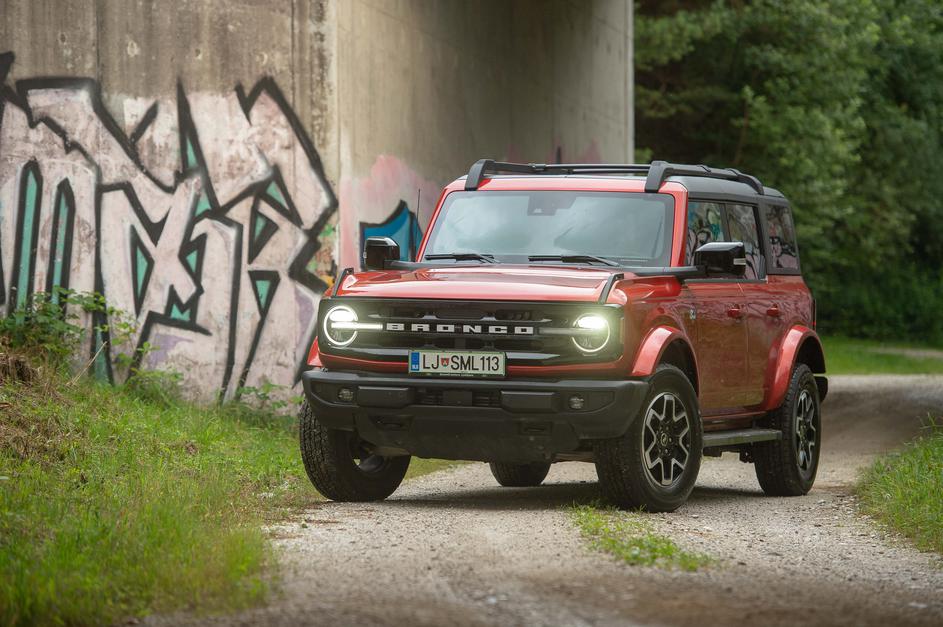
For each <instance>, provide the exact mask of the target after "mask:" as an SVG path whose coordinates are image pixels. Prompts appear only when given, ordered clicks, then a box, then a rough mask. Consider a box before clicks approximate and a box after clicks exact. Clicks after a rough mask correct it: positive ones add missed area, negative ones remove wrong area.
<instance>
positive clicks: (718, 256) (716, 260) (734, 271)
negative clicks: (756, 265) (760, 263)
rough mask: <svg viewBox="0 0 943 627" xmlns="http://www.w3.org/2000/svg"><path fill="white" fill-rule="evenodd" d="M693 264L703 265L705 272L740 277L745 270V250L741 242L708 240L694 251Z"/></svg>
mask: <svg viewBox="0 0 943 627" xmlns="http://www.w3.org/2000/svg"><path fill="white" fill-rule="evenodd" d="M694 265H695V266H704V268H706V270H707V274H708V275H711V274H723V275H727V276H730V275H733V276H735V277H742V276H743V275H744V274H745V273H746V271H747V252H746V248H745V247H744V245H743V242H710V243H709V244H704V245H703V246H701V247H700V248H698V249H697V250H695V251H694Z"/></svg>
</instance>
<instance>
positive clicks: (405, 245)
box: [338, 155, 442, 268]
mask: <svg viewBox="0 0 943 627" xmlns="http://www.w3.org/2000/svg"><path fill="white" fill-rule="evenodd" d="M441 191H442V183H441V182H437V181H431V180H429V179H426V178H424V177H423V176H421V175H419V174H418V173H417V172H416V171H415V170H413V169H412V168H411V167H410V166H409V165H408V164H407V163H405V162H404V161H402V160H401V159H398V158H396V157H393V156H390V155H380V156H379V157H377V159H376V161H375V162H374V164H373V165H372V166H371V168H370V171H369V172H368V173H367V174H366V176H364V177H362V178H361V177H356V178H355V177H345V178H342V179H341V181H340V205H341V207H343V211H341V212H340V213H339V214H338V226H339V240H338V259H339V261H338V266H340V267H342V268H346V267H355V268H359V267H360V265H361V258H362V257H361V256H362V253H363V245H364V241H365V237H368V236H370V235H389V236H390V237H393V238H394V239H395V240H396V241H397V242H399V244H400V254H401V255H403V254H404V253H406V254H408V253H409V251H410V248H412V249H413V251H415V248H417V247H418V245H419V241H420V240H421V239H422V232H423V231H424V227H425V226H426V225H428V224H429V220H430V219H431V218H432V212H433V211H434V210H435V205H436V200H437V199H438V198H439V194H440V193H441ZM404 199H408V203H409V204H408V205H407V200H404ZM414 199H415V201H416V203H415V206H414V205H413V204H412V203H413V200H414ZM390 207H394V209H393V212H392V214H391V213H390ZM377 228H379V229H380V230H374V229H377Z"/></svg>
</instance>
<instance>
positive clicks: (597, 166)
mask: <svg viewBox="0 0 943 627" xmlns="http://www.w3.org/2000/svg"><path fill="white" fill-rule="evenodd" d="M501 173H513V174H644V175H645V191H646V192H648V193H655V192H657V191H658V190H659V189H661V184H662V183H664V182H665V179H667V178H668V177H669V176H699V177H704V178H711V179H722V180H725V181H737V182H739V183H746V184H747V185H749V186H750V187H752V188H753V190H754V191H755V192H756V193H757V194H759V195H761V196H762V195H763V184H762V183H760V181H759V179H758V178H756V177H755V176H750V175H749V174H744V173H743V172H741V171H739V170H735V169H733V168H709V167H707V166H706V165H684V164H680V163H668V162H667V161H652V162H651V163H649V164H645V163H625V164H619V163H504V162H502V161H493V160H491V159H479V160H478V161H476V162H475V163H474V164H473V165H472V167H471V169H469V170H468V176H467V177H466V178H465V189H466V191H474V190H476V189H478V187H479V186H480V185H481V181H482V179H484V178H485V177H486V176H487V175H489V174H501Z"/></svg>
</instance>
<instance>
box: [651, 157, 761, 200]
mask: <svg viewBox="0 0 943 627" xmlns="http://www.w3.org/2000/svg"><path fill="white" fill-rule="evenodd" d="M669 176H701V177H704V178H709V179H723V180H726V181H737V182H738V183H746V184H747V185H749V186H750V187H752V188H753V191H755V192H756V193H757V194H759V195H760V196H762V195H763V184H762V183H760V179H758V178H756V177H755V176H750V175H749V174H744V173H743V172H741V171H740V170H734V169H733V168H709V167H707V166H706V165H683V164H680V163H668V162H666V161H652V164H651V166H650V168H649V170H648V176H647V177H645V191H646V192H649V193H655V192H657V191H658V190H659V189H661V184H662V183H664V182H665V179H667V178H668V177H669Z"/></svg>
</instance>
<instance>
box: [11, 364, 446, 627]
mask: <svg viewBox="0 0 943 627" xmlns="http://www.w3.org/2000/svg"><path fill="white" fill-rule="evenodd" d="M66 381H67V379H61V378H54V379H53V380H50V381H46V382H45V383H42V382H40V383H37V384H34V385H33V386H26V385H24V384H22V383H8V384H6V385H0V624H4V625H17V624H37V623H38V624H110V623H113V622H116V621H121V620H123V619H125V618H127V617H129V616H140V615H144V614H149V613H154V612H165V611H171V610H177V609H187V610H194V611H199V612H206V611H218V610H233V609H238V608H240V607H243V606H248V605H253V604H257V603H260V602H262V601H263V599H264V598H265V596H266V594H267V593H268V592H269V591H270V590H271V588H272V587H273V586H277V585H278V581H277V571H276V569H274V568H272V566H273V565H274V558H273V553H272V550H271V546H270V543H269V538H267V537H266V534H265V533H264V532H263V530H262V525H263V523H264V522H265V521H266V520H272V519H277V518H281V517H284V516H285V515H286V514H287V513H288V512H290V511H291V508H294V507H297V506H302V505H305V504H308V503H311V502H313V501H315V500H319V499H320V496H319V495H318V494H317V493H316V492H315V490H314V488H313V487H312V486H311V485H310V483H309V482H308V479H307V477H306V476H305V474H304V470H303V468H302V465H301V460H300V453H299V450H298V443H297V427H296V426H295V424H294V420H293V419H291V418H277V417H273V416H272V415H271V414H268V415H263V414H261V413H260V412H257V411H252V410H249V409H247V408H245V407H240V406H224V407H198V406H195V405H192V404H188V403H184V402H180V401H176V400H171V401H169V402H168V401H167V400H166V398H165V399H163V400H154V399H153V398H152V396H151V395H148V396H147V397H146V398H145V397H142V395H141V393H140V391H137V392H136V391H134V390H130V389H126V388H115V387H111V386H107V385H101V384H95V383H91V382H87V381H80V382H79V383H78V384H77V385H75V386H68V385H67V384H66ZM447 465H448V463H443V462H435V461H425V460H414V463H413V464H412V466H411V468H410V475H411V476H416V475H418V474H422V473H424V472H429V471H432V470H436V469H438V468H442V467H444V466H447Z"/></svg>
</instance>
